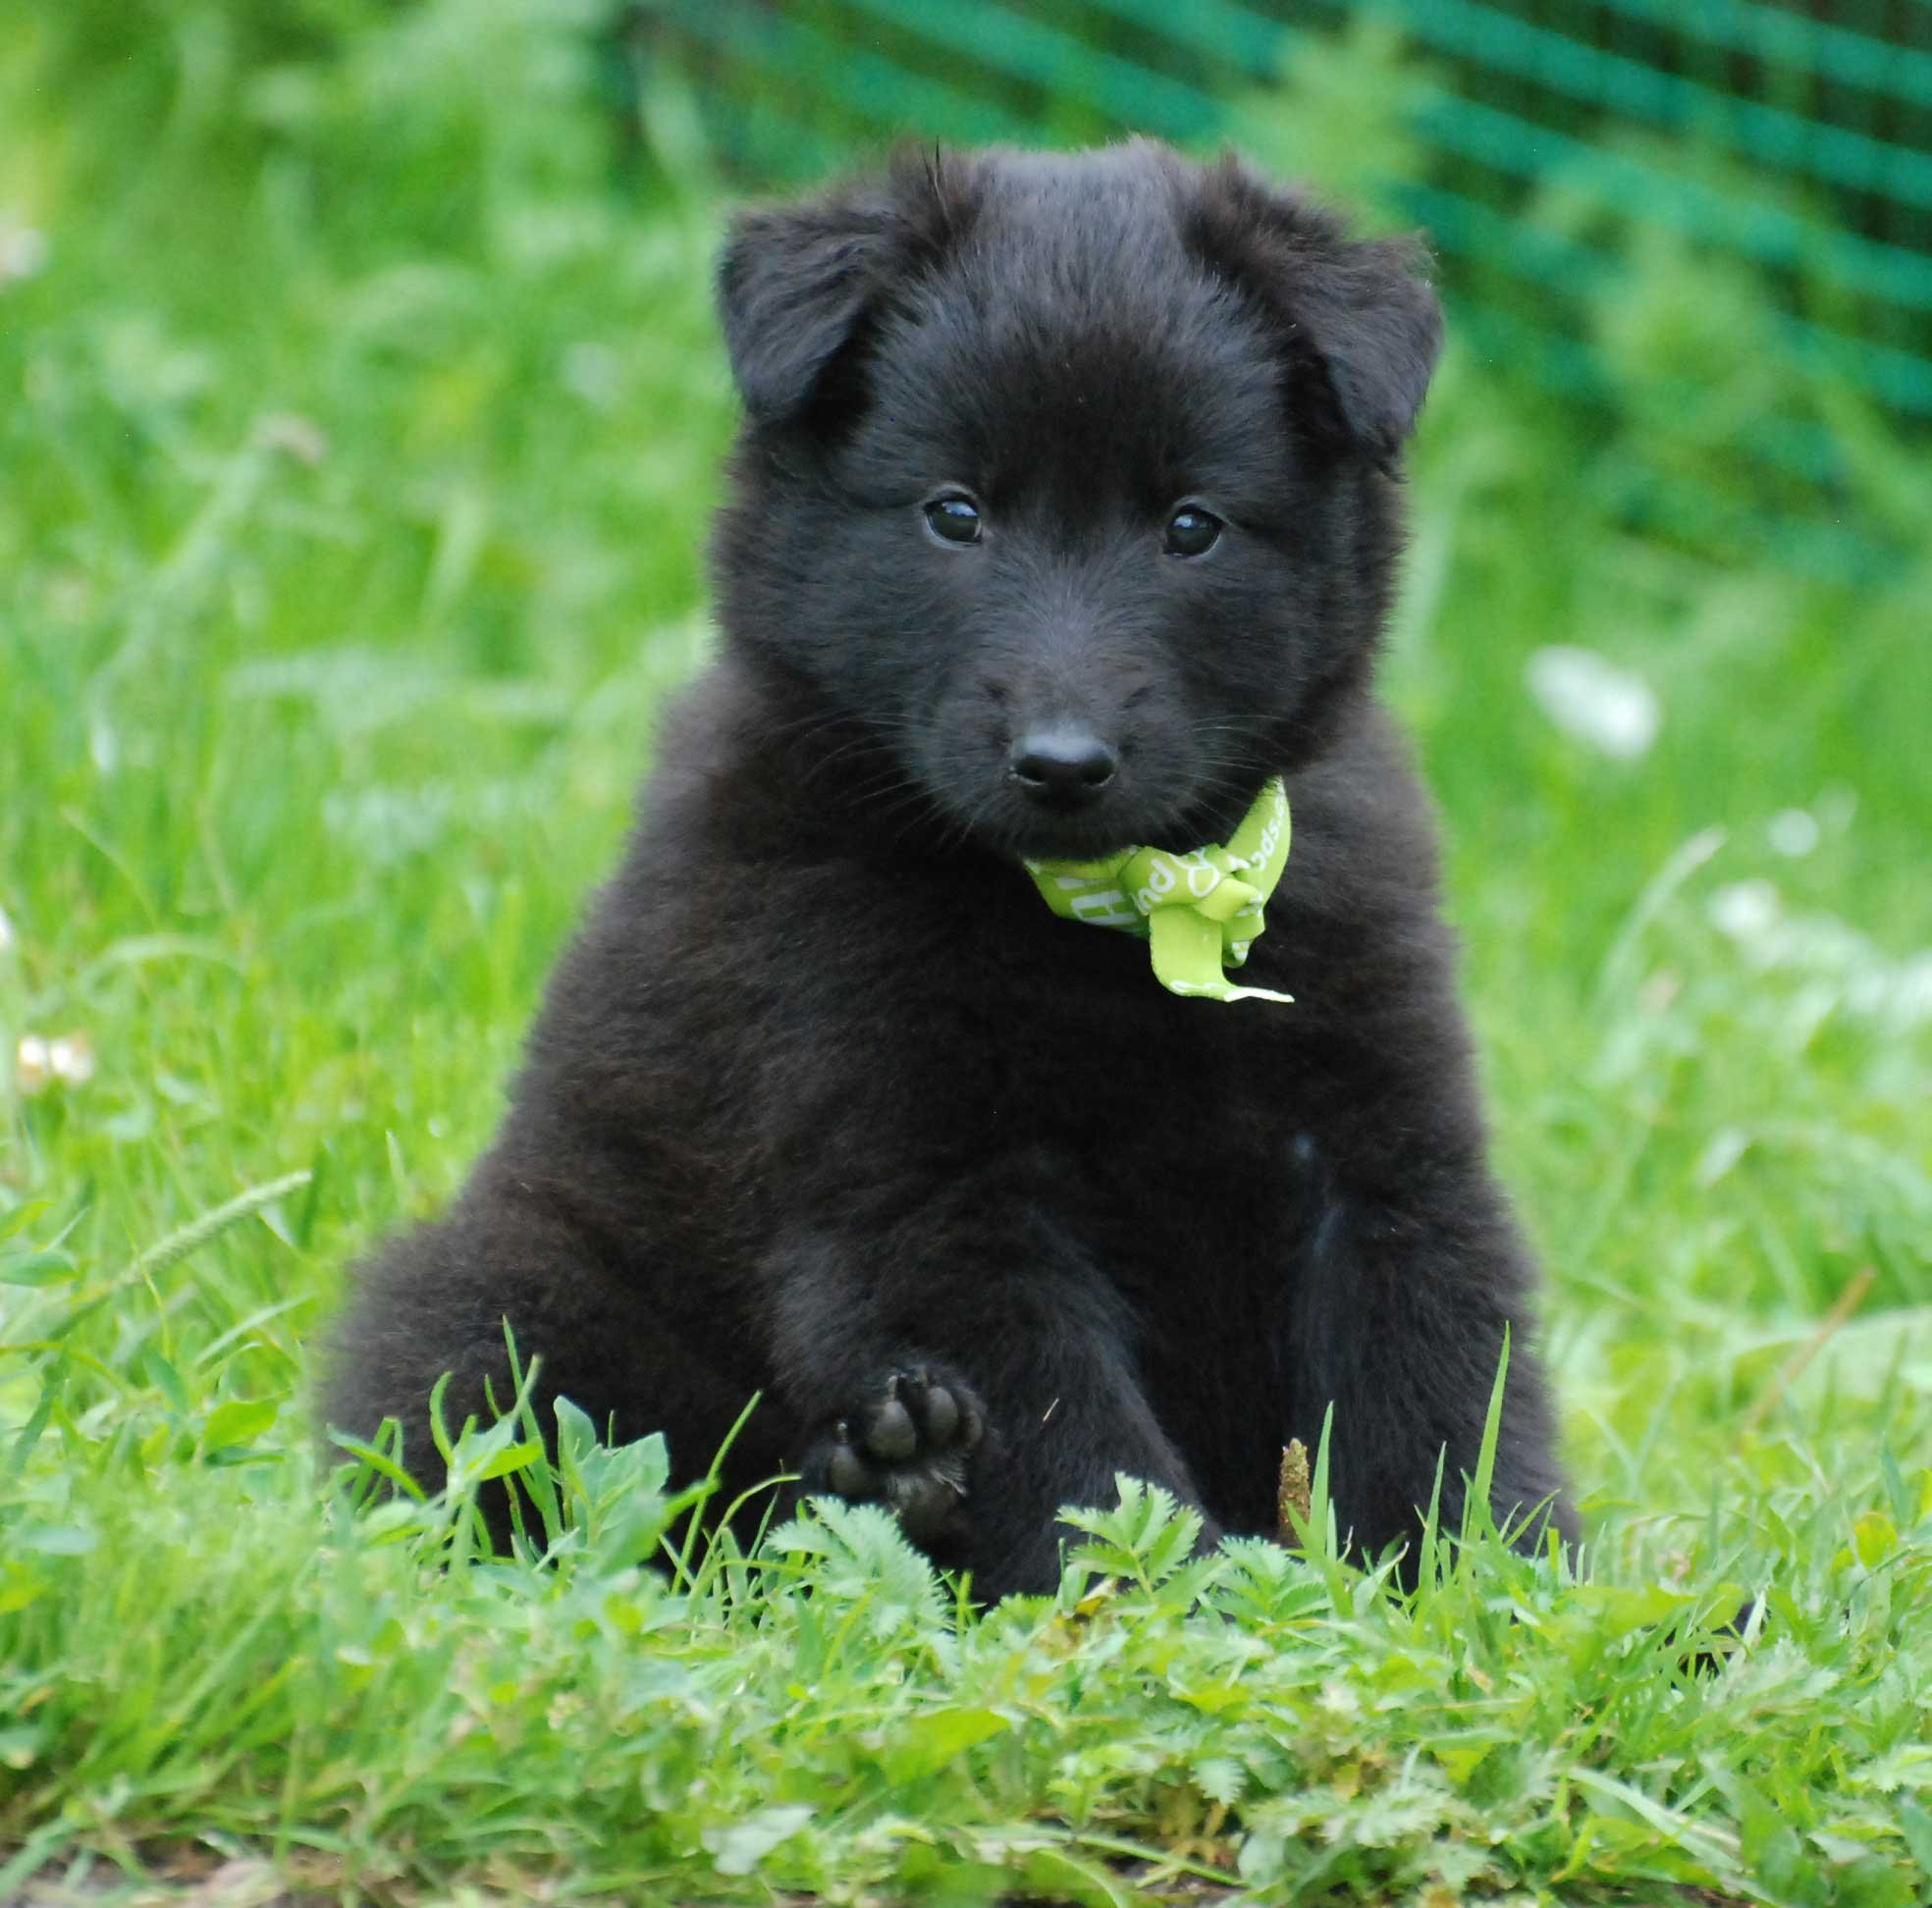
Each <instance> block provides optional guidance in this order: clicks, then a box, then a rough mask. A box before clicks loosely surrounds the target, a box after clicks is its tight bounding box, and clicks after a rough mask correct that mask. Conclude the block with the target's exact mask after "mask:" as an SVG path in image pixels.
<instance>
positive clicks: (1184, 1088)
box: [999, 951, 1319, 1291]
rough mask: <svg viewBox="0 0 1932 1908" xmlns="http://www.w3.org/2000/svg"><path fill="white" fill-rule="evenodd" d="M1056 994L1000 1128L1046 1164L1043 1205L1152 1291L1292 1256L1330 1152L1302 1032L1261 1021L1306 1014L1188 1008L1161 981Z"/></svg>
mask: <svg viewBox="0 0 1932 1908" xmlns="http://www.w3.org/2000/svg"><path fill="white" fill-rule="evenodd" d="M1141 959H1142V960H1143V961H1145V959H1146V956H1145V952H1144V951H1143V952H1142V954H1141ZM1054 991H1055V993H1056V996H1057V997H1055V998H1054V999H1053V1000H1052V1002H1051V1006H1050V1008H1049V1010H1048V1011H1047V1012H1045V1013H1037V1014H1033V1015H1029V1016H1027V1017H1026V1018H1025V1022H1024V1030H1023V1032H1021V1031H1020V1030H1015V1032H1016V1034H1018V1037H1016V1038H1015V1039H1014V1040H1013V1041H1012V1043H1011V1045H1010V1047H1009V1049H1008V1052H1007V1054H1006V1056H1005V1061H1006V1064H1005V1065H1004V1067H1003V1068H1002V1069H1001V1072H1002V1073H1003V1074H1004V1076H1005V1085H1006V1088H1007V1090H1006V1093H1005V1095H1004V1097H1005V1100H1006V1106H1005V1108H1004V1117H1003V1118H1002V1119H1001V1120H1000V1122H999V1124H1000V1125H1001V1126H1002V1127H1004V1128H1005V1130H1006V1132H1007V1134H1008V1136H1009V1137H1010V1138H1011V1139H1013V1140H1020V1141H1022V1142H1024V1143H1027V1144H1029V1145H1030V1146H1032V1147H1033V1148H1035V1149H1036V1150H1035V1157H1037V1158H1039V1159H1040V1160H1042V1161H1043V1162H1045V1171H1044V1172H1043V1175H1042V1178H1041V1180H1040V1182H1039V1184H1038V1187H1037V1195H1038V1196H1039V1197H1040V1198H1041V1199H1042V1200H1043V1201H1045V1202H1046V1203H1047V1204H1049V1205H1051V1206H1053V1207H1055V1208H1057V1216H1059V1217H1060V1218H1062V1219H1063V1220H1064V1222H1065V1223H1066V1224H1068V1225H1069V1226H1070V1227H1071V1228H1073V1229H1074V1230H1076V1231H1077V1233H1078V1235H1079V1236H1080V1237H1082V1238H1083V1239H1085V1240H1087V1241H1090V1242H1092V1244H1093V1246H1094V1247H1095V1248H1096V1249H1097V1250H1100V1251H1101V1252H1102V1253H1103V1254H1104V1257H1105V1259H1106V1261H1107V1262H1108V1264H1109V1265H1110V1266H1111V1267H1113V1268H1114V1269H1115V1271H1116V1274H1117V1276H1120V1277H1121V1278H1122V1279H1123V1281H1124V1282H1125V1283H1127V1284H1129V1285H1130V1286H1137V1285H1142V1284H1145V1285H1146V1286H1147V1287H1148V1288H1149V1289H1150V1290H1151V1291H1152V1290H1156V1289H1171V1288H1172V1286H1173V1285H1174V1282H1175V1280H1176V1277H1177V1275H1181V1276H1182V1277H1183V1279H1184V1280H1185V1279H1186V1278H1192V1277H1194V1276H1196V1275H1198V1274H1201V1273H1204V1272H1206V1271H1208V1270H1210V1269H1211V1270H1212V1271H1213V1273H1214V1274H1215V1276H1216V1277H1217V1278H1223V1277H1226V1278H1236V1277H1239V1276H1240V1275H1241V1272H1242V1268H1244V1267H1253V1266H1256V1265H1258V1264H1259V1263H1260V1262H1261V1261H1264V1260H1268V1259H1271V1258H1275V1257H1278V1255H1279V1254H1280V1252H1282V1251H1283V1250H1286V1249H1290V1248H1292V1246H1293V1243H1294V1240H1295V1239H1296V1237H1297V1236H1298V1235H1299V1234H1301V1233H1302V1232H1304V1231H1305V1230H1306V1229H1307V1226H1308V1224H1309V1219H1308V1213H1309V1209H1310V1204H1311V1195H1312V1191H1313V1188H1314V1184H1315V1180H1316V1178H1317V1177H1318V1172H1319V1163H1318V1162H1319V1153H1318V1148H1317V1146H1316V1143H1315V1140H1314V1139H1313V1137H1312V1135H1311V1133H1310V1131H1309V1127H1310V1121H1311V1117H1312V1109H1311V1108H1310V1107H1309V1106H1307V1105H1306V1104H1305V1103H1304V1097H1303V1095H1302V1094H1301V1093H1300V1091H1298V1089H1297V1083H1296V1070H1295V1064H1294V1047H1295V1042H1294V1040H1293V1038H1292V1033H1291V1030H1289V1029H1286V1028H1284V1027H1282V1026H1281V1025H1280V1024H1279V1023H1276V1024H1275V1025H1272V1026H1264V1025H1263V1024H1262V1021H1261V1018H1260V1017H1262V1016H1280V1015H1292V1014H1293V1013H1294V1012H1295V1009H1294V1008H1293V1007H1292V1006H1277V1005H1274V1004H1271V1003H1266V1002H1260V1001H1244V1002H1239V1003H1222V1002H1218V1001H1212V1000H1186V999H1178V998H1176V997H1174V996H1172V995H1168V994H1165V993H1163V992H1162V991H1161V990H1160V988H1159V986H1158V984H1157V983H1156V982H1155V980H1154V978H1153V976H1152V974H1136V975H1135V976H1134V977H1133V980H1132V983H1131V984H1129V985H1127V986H1120V985H1117V984H1116V985H1098V986H1087V987H1083V988H1078V989H1069V990H1066V991H1064V992H1059V991H1058V990H1054Z"/></svg>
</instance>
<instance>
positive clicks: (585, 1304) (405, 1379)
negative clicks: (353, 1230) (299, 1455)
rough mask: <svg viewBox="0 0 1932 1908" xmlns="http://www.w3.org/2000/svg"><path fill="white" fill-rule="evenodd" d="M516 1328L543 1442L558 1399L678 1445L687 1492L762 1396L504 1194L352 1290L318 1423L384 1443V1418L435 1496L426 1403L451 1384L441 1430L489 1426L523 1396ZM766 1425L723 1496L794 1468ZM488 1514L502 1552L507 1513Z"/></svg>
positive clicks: (470, 1208)
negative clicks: (531, 1376) (513, 1355)
mask: <svg viewBox="0 0 1932 1908" xmlns="http://www.w3.org/2000/svg"><path fill="white" fill-rule="evenodd" d="M506 1321H508V1323H509V1326H510V1330H511V1331H513V1333H514V1334H515V1341H516V1350H517V1355H518V1358H519V1360H520V1362H521V1364H522V1366H523V1367H524V1370H525V1371H526V1373H527V1372H528V1370H529V1369H530V1368H531V1367H532V1366H533V1365H534V1366H535V1368H536V1381H535V1385H534V1389H533V1403H534V1405H535V1408H536V1415H537V1422H538V1424H539V1426H540V1427H541V1429H542V1431H543V1433H544V1436H545V1438H546V1439H547V1440H550V1439H553V1438H554V1436H555V1429H556V1402H557V1400H558V1398H559V1397H560V1396H563V1397H566V1398H568V1399H569V1400H570V1401H571V1403H572V1404H574V1405H577V1406H578V1407H579V1408H580V1409H581V1410H582V1411H583V1412H584V1413H585V1415H586V1416H587V1417H589V1419H590V1420H591V1423H592V1424H593V1425H594V1426H595V1428H596V1430H597V1432H598V1434H599V1435H600V1436H605V1435H613V1434H614V1435H615V1436H616V1437H617V1439H618V1440H619V1441H621V1440H623V1439H626V1438H633V1437H640V1436H642V1435H644V1434H645V1433H647V1432H652V1431H660V1430H662V1431H666V1432H668V1433H669V1434H670V1438H671V1460H672V1463H673V1466H674V1469H675V1475H676V1478H677V1479H678V1481H680V1482H681V1481H683V1480H685V1479H687V1478H690V1477H698V1476H702V1475H703V1474H704V1472H705V1470H706V1467H707V1466H708V1465H709V1464H710V1463H711V1461H712V1459H713V1458H714V1456H715V1455H716V1453H717V1452H718V1451H719V1449H720V1448H721V1446H722V1445H723V1444H724V1442H725V1438H726V1436H727V1435H728V1434H729V1432H730V1430H731V1427H732V1424H733V1421H734V1420H735V1419H736V1418H737V1416H738V1414H739V1413H740V1412H741V1411H742V1410H743V1408H744V1405H745V1404H746V1402H747V1401H748V1400H749V1399H750V1397H751V1395H752V1394H753V1392H754V1391H756V1390H757V1389H758V1379H757V1375H756V1373H755V1371H752V1370H749V1369H740V1368H738V1366H737V1365H736V1364H735V1363H734V1362H733V1360H732V1359H731V1356H730V1350H731V1335H730V1334H729V1332H728V1331H723V1330H721V1331H719V1332H715V1333H713V1334H712V1335H710V1336H709V1337H707V1336H705V1335H703V1334H702V1333H700V1332H698V1331H696V1330H694V1329H692V1328H691V1325H690V1323H689V1322H688V1321H685V1322H682V1323H680V1322H679V1321H677V1320H674V1319H672V1318H671V1317H669V1316H668V1315H667V1310H666V1307H665V1306H664V1305H663V1304H662V1303H659V1304H651V1303H648V1302H647V1301H646V1299H645V1297H644V1295H643V1294H642V1293H640V1292H639V1291H638V1290H637V1289H636V1288H635V1287H634V1286H632V1285H631V1284H628V1283H626V1282H625V1281H623V1280H621V1279H619V1278H617V1276H615V1275H614V1273H613V1272H612V1271H611V1269H610V1268H609V1267H608V1266H607V1265H606V1264H605V1263H604V1262H603V1259H602V1257H601V1255H600V1254H599V1252H598V1251H597V1249H596V1247H595V1246H594V1244H593V1243H592V1242H591V1241H590V1240H588V1239H586V1238H585V1237H583V1236H581V1235H580V1234H579V1233H578V1231H577V1230H576V1229H575V1228H573V1227H572V1226H570V1225H569V1224H568V1223H566V1222H565V1221H564V1220H563V1219H562V1218H560V1217H559V1216H558V1215H557V1214H555V1213H553V1212H551V1211H549V1210H548V1209H546V1208H544V1207H542V1206H540V1205H532V1204H531V1203H529V1202H527V1201H524V1200H520V1199H518V1198H514V1197H510V1196H506V1195H504V1194H501V1193H497V1194H483V1195H479V1194H477V1193H474V1192H472V1193H470V1194H468V1195H466V1196H465V1197H464V1199H463V1200H461V1201H460V1202H459V1203H458V1205H457V1207H456V1210H455V1211H453V1212H452V1213H451V1215H450V1216H449V1217H448V1218H446V1219H444V1220H442V1221H440V1222H438V1223H437V1224H435V1225H432V1226H427V1227H424V1228H421V1229H420V1230H418V1231H416V1232H414V1233H411V1234H408V1235H406V1236H405V1237H403V1238H402V1239H400V1240H398V1241H396V1242H394V1243H393V1244H391V1245H390V1246H387V1247H386V1248H384V1250H383V1251H382V1252H380V1253H379V1254H378V1255H377V1256H376V1257H375V1258H374V1259H373V1260H372V1261H371V1262H369V1263H368V1264H366V1265H364V1266H363V1267H362V1268H361V1270H360V1271H359V1273H358V1275H357V1279H356V1284H355V1290H354V1294H353V1298H352V1299H351V1302H350V1304H349V1308H348V1310H347V1312H346V1313H345V1315H344V1317H343V1319H342V1322H341V1324H340V1325H339V1326H338V1328H337V1330H336V1333H335V1337H334V1343H333V1345H332V1346H331V1347H330V1348H329V1351H328V1352H327V1353H326V1356H325V1373H326V1375H325V1379H324V1384H323V1388H322V1397H321V1399H320V1415H321V1418H322V1422H323V1423H324V1424H325V1425H326V1426H329V1427H332V1428H334V1429H338V1430H343V1431H348V1432H350V1433H352V1434H354V1435H355V1436H358V1437H363V1438H367V1437H372V1436H373V1435H374V1434H375V1432H376V1430H377V1427H378V1426H379V1425H380V1424H381V1423H382V1421H383V1419H385V1418H395V1419H396V1420H397V1421H398V1422H399V1423H400V1424H401V1426H402V1428H403V1461H404V1463H405V1465H406V1467H407V1469H408V1470H409V1472H410V1474H411V1475H412V1476H413V1477H414V1478H415V1479H416V1481H417V1482H418V1483H419V1484H420V1485H422V1486H423V1487H424V1488H425V1489H428V1490H435V1489H437V1488H439V1487H440V1486H441V1485H442V1483H443V1465H442V1460H441V1458H439V1456H438V1454H437V1451H436V1447H435V1444H434V1442H433V1439H432V1437H431V1433H430V1423H429V1398H430V1393H431V1391H432V1389H433V1387H434V1386H435V1385H436V1383H437V1382H438V1381H439V1380H440V1379H441V1378H443V1377H444V1375H445V1374H448V1376H449V1379H450V1383H449V1386H448V1389H447V1391H446V1392H445V1394H444V1399H443V1417H444V1422H445V1424H446V1425H447V1427H448V1429H449V1432H450V1434H451V1435H452V1436H453V1437H454V1436H455V1435H456V1433H457V1432H458V1431H459V1430H460V1429H461V1427H462V1424H463V1421H464V1420H465V1419H466V1418H469V1417H475V1418H477V1419H478V1420H479V1421H481V1422H483V1423H488V1422H490V1421H491V1420H492V1418H493V1417H494V1416H495V1414H496V1412H497V1411H501V1410H503V1409H505V1408H507V1407H508V1406H509V1405H510V1400H511V1399H512V1397H513V1396H514V1395H515V1386H514V1382H513V1380H512V1376H511V1371H510V1352H509V1349H508V1346H507V1343H506V1339H505V1324H506ZM772 1415H773V1414H772V1413H770V1412H766V1411H755V1412H753V1413H752V1415H751V1418H750V1419H749V1420H748V1421H747V1422H746V1423H745V1425H744V1426H743V1427H742V1429H741V1430H740V1432H739V1435H738V1437H737V1439H736V1441H735V1442H734V1444H733V1445H732V1447H731V1453H730V1458H729V1460H728V1463H727V1466H726V1470H725V1482H726V1486H727V1495H728V1494H730V1493H731V1492H735V1491H736V1490H738V1489H743V1488H747V1487H749V1486H750V1485H752V1484H754V1483H756V1482H758V1481H759V1480H760V1479H764V1478H773V1477H777V1476H778V1475H779V1474H780V1472H781V1471H782V1469H783V1448H784V1445H785V1443H786V1436H785V1433H784V1431H783V1430H782V1429H781V1428H780V1427H779V1426H778V1425H777V1424H775V1423H773V1422H772ZM484 1508H485V1510H486V1512H487V1514H488V1516H489V1520H490V1524H491V1528H492V1534H493V1536H494V1537H495V1538H496V1539H497V1540H498V1542H499V1544H500V1545H501V1544H502V1543H504V1542H506V1541H507V1539H508V1534H509V1528H510V1522H509V1514H508V1512H509V1506H508V1501H507V1499H506V1497H505V1495H504V1494H503V1493H502V1492H499V1491H492V1492H490V1493H487V1494H486V1500H485V1507H484Z"/></svg>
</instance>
